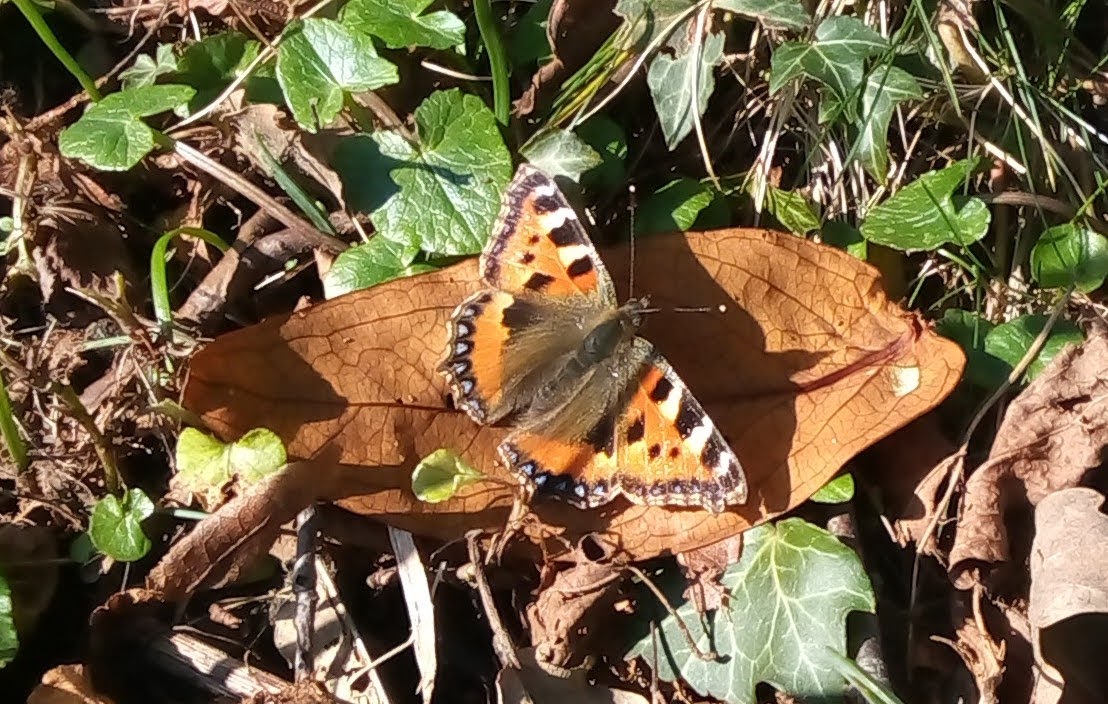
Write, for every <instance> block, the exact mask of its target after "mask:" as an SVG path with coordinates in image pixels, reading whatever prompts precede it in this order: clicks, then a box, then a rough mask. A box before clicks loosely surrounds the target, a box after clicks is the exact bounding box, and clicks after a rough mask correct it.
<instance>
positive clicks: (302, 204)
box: [254, 133, 338, 236]
mask: <svg viewBox="0 0 1108 704" xmlns="http://www.w3.org/2000/svg"><path fill="white" fill-rule="evenodd" d="M254 139H255V140H256V141H257V143H258V146H259V147H261V149H262V160H263V161H265V165H266V166H267V167H269V170H270V171H271V172H272V173H273V179H274V180H275V181H277V185H278V186H280V187H281V190H282V191H284V192H285V193H286V194H287V195H288V197H289V198H292V202H293V203H296V206H297V207H298V208H300V212H302V213H304V214H305V215H307V216H308V219H309V220H311V221H312V224H313V225H315V226H316V227H317V228H318V229H319V230H320V231H321V232H326V233H327V234H328V235H332V236H334V235H337V234H338V233H336V232H335V228H333V227H331V221H330V220H328V219H327V215H326V213H324V212H323V211H322V210H320V208H319V205H317V204H316V202H315V201H314V200H312V197H311V196H309V195H308V194H307V192H305V191H304V189H303V188H301V187H300V184H299V183H297V182H296V181H295V180H294V179H293V178H292V177H291V176H289V174H288V172H287V171H285V169H284V168H283V167H282V166H281V162H279V161H277V158H276V157H274V156H273V154H272V153H271V152H270V151H269V149H268V148H267V147H266V146H265V142H263V141H262V136H261V135H260V134H257V133H255V134H254Z"/></svg>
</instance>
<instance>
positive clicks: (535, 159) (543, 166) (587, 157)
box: [520, 129, 601, 183]
mask: <svg viewBox="0 0 1108 704" xmlns="http://www.w3.org/2000/svg"><path fill="white" fill-rule="evenodd" d="M520 156H522V157H523V158H524V159H526V160H527V161H529V162H530V163H531V164H533V165H534V166H536V167H538V169H539V170H541V171H542V172H544V173H545V174H546V175H547V176H550V177H551V178H556V177H558V176H562V177H565V178H568V179H569V180H570V181H573V182H575V183H576V182H577V181H580V180H581V174H583V173H585V172H586V171H588V170H589V169H592V168H594V167H596V166H598V165H599V164H600V161H601V160H600V155H599V154H597V153H596V151H595V150H593V148H592V147H590V146H589V145H588V144H586V143H585V141H584V140H582V139H581V138H580V137H578V136H577V135H575V134H573V133H572V132H570V131H569V130H563V129H552V130H547V131H545V132H541V133H539V134H537V135H535V138H534V139H532V140H531V141H529V142H528V143H527V144H526V145H525V146H524V147H523V149H521V150H520Z"/></svg>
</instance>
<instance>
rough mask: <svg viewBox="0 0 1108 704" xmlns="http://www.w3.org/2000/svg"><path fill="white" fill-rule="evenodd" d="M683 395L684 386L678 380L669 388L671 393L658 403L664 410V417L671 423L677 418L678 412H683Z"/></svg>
mask: <svg viewBox="0 0 1108 704" xmlns="http://www.w3.org/2000/svg"><path fill="white" fill-rule="evenodd" d="M671 381H672V380H671ZM682 395H683V393H682V386H681V384H680V382H678V383H675V384H673V388H671V389H670V390H669V395H668V396H666V397H665V398H664V399H662V401H661V402H659V403H658V408H659V409H660V410H661V411H662V417H663V418H665V419H666V420H668V421H670V422H671V423H672V422H673V421H674V420H676V418H677V414H678V413H680V412H681V396H682Z"/></svg>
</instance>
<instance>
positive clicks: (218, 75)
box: [176, 32, 261, 109]
mask: <svg viewBox="0 0 1108 704" xmlns="http://www.w3.org/2000/svg"><path fill="white" fill-rule="evenodd" d="M260 48H261V45H260V44H259V43H258V42H257V41H255V40H253V39H250V38H249V37H247V36H246V35H245V34H242V33H241V32H221V33H219V34H214V35H212V36H210V37H205V38H204V39H202V40H200V41H198V42H196V43H194V44H190V45H189V46H187V47H186V48H185V50H184V51H183V52H182V53H181V58H180V60H178V62H177V76H176V78H177V81H178V82H180V83H185V84H187V85H190V86H192V87H193V88H195V89H196V97H195V98H193V99H192V101H190V103H189V106H190V107H191V108H193V109H198V108H199V107H201V106H203V105H207V104H208V103H209V102H211V101H212V100H213V99H214V98H215V97H216V95H217V94H218V93H219V91H221V90H223V89H224V88H226V87H227V85H228V84H230V83H231V81H233V80H235V79H236V78H238V77H239V76H240V75H241V74H242V73H243V72H244V71H246V69H247V67H248V66H249V65H250V62H252V61H253V60H254V59H255V58H256V57H257V56H258V51H259V50H260Z"/></svg>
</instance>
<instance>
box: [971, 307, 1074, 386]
mask: <svg viewBox="0 0 1108 704" xmlns="http://www.w3.org/2000/svg"><path fill="white" fill-rule="evenodd" d="M1047 319H1048V316H1045V315H1023V316H1020V317H1019V318H1016V319H1015V320H1010V321H1008V322H1007V323H1003V324H1001V325H997V326H996V327H995V328H993V329H992V330H991V331H989V334H988V335H986V336H985V351H986V352H988V353H989V354H990V355H992V356H993V357H996V358H997V359H1000V360H1002V361H1003V362H1004V363H1005V364H1006V365H1007V368H1006V369H1005V373H1004V375H1005V376H1008V374H1010V373H1011V371H1012V369H1014V368H1015V366H1016V365H1017V364H1019V363H1020V360H1022V359H1023V357H1024V355H1026V354H1027V352H1028V350H1030V349H1031V345H1032V344H1033V343H1034V342H1035V338H1037V337H1038V336H1039V334H1040V333H1041V332H1042V331H1043V328H1044V327H1045V326H1046V321H1047ZM1084 341H1085V336H1084V335H1083V334H1082V333H1081V329H1080V328H1078V327H1077V326H1076V325H1074V324H1073V323H1071V322H1070V321H1068V320H1058V321H1056V322H1055V323H1054V327H1053V328H1052V329H1051V331H1050V335H1049V336H1048V337H1047V338H1046V342H1045V343H1043V348H1042V349H1041V350H1039V355H1038V356H1037V357H1036V358H1035V360H1034V361H1033V362H1031V364H1030V365H1029V366H1028V367H1027V374H1026V377H1027V380H1028V381H1031V380H1033V379H1034V378H1035V377H1037V376H1038V375H1039V374H1041V373H1042V371H1043V369H1045V368H1046V366H1047V365H1048V364H1050V363H1051V361H1053V359H1054V357H1055V355H1057V354H1058V353H1059V352H1061V351H1062V348H1063V347H1065V346H1066V345H1080V344H1081V343H1082V342H1084Z"/></svg>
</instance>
